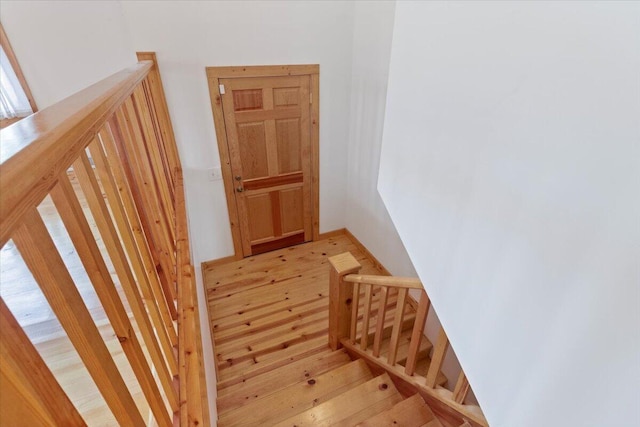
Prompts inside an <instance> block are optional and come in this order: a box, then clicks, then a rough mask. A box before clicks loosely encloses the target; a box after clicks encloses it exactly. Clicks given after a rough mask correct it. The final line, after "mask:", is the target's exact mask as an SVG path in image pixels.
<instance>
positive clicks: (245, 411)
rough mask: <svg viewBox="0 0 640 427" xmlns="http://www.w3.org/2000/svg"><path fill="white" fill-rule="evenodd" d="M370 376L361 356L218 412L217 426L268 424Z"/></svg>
mask: <svg viewBox="0 0 640 427" xmlns="http://www.w3.org/2000/svg"><path fill="white" fill-rule="evenodd" d="M372 377H373V375H372V374H371V371H370V370H369V368H368V367H367V364H366V363H365V362H364V361H363V360H361V359H359V360H354V361H353V362H350V363H348V364H346V365H343V366H340V367H338V368H335V369H333V370H331V371H329V372H326V373H324V374H321V375H318V376H316V377H314V378H309V379H308V380H306V381H302V382H298V383H296V384H292V385H290V386H287V387H284V388H282V389H280V390H278V391H277V392H275V393H271V394H268V395H266V396H264V397H262V398H258V399H256V400H254V401H252V402H250V403H248V404H247V405H244V406H241V407H238V408H236V409H233V410H231V411H228V412H226V413H224V414H221V415H220V417H219V420H218V426H220V427H224V426H231V425H234V426H240V425H272V424H274V423H277V422H279V421H281V420H284V419H286V418H289V417H292V416H294V415H296V414H298V413H300V412H303V411H306V410H308V409H310V408H312V407H314V406H316V405H318V404H320V403H321V402H326V401H328V400H330V399H332V398H333V397H335V396H338V395H340V394H341V393H343V392H345V391H346V390H349V389H351V388H353V387H355V386H358V385H360V384H363V383H366V382H367V381H369V380H370V379H371V378H372Z"/></svg>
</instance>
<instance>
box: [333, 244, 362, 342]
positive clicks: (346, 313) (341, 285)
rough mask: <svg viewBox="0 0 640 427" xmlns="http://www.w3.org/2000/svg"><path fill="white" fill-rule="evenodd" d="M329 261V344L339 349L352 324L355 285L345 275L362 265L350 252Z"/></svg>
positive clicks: (356, 270)
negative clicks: (345, 278) (345, 279)
mask: <svg viewBox="0 0 640 427" xmlns="http://www.w3.org/2000/svg"><path fill="white" fill-rule="evenodd" d="M329 263H330V264H331V271H330V274H329V346H330V347H331V349H332V350H337V349H338V348H340V347H341V344H340V340H341V339H342V338H346V337H348V336H349V329H350V326H351V303H352V302H353V285H352V284H351V283H345V282H344V277H345V276H346V275H348V274H355V273H358V272H359V271H360V268H362V266H361V265H360V263H359V262H358V261H357V260H356V259H355V258H354V257H353V255H351V253H350V252H345V253H343V254H340V255H335V256H332V257H331V258H329Z"/></svg>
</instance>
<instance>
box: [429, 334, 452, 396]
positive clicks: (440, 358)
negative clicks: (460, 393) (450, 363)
mask: <svg viewBox="0 0 640 427" xmlns="http://www.w3.org/2000/svg"><path fill="white" fill-rule="evenodd" d="M448 348H449V338H448V337H447V333H446V332H445V331H444V328H442V327H441V328H440V334H438V341H437V342H436V347H435V348H434V350H433V357H432V358H431V365H429V372H427V381H426V384H427V387H431V388H434V387H435V386H436V382H437V379H438V373H439V372H440V369H441V368H442V363H443V362H444V356H445V354H446V353H447V349H448Z"/></svg>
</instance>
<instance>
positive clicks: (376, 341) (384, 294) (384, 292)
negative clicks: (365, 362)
mask: <svg viewBox="0 0 640 427" xmlns="http://www.w3.org/2000/svg"><path fill="white" fill-rule="evenodd" d="M388 299H389V288H387V287H386V286H381V287H380V301H379V302H378V319H377V322H376V334H375V337H374V338H373V356H374V357H379V356H380V347H381V346H382V332H383V331H384V318H385V316H386V314H387V301H388Z"/></svg>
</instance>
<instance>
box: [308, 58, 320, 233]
mask: <svg viewBox="0 0 640 427" xmlns="http://www.w3.org/2000/svg"><path fill="white" fill-rule="evenodd" d="M310 89H311V94H310V95H311V116H310V117H309V118H310V121H311V199H312V206H311V208H312V213H311V220H312V222H311V226H312V229H313V230H312V231H313V241H317V240H320V68H319V67H318V71H316V72H315V73H313V74H311V88H310Z"/></svg>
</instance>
